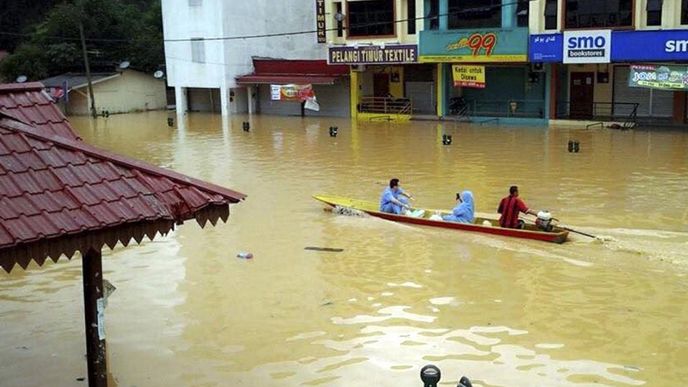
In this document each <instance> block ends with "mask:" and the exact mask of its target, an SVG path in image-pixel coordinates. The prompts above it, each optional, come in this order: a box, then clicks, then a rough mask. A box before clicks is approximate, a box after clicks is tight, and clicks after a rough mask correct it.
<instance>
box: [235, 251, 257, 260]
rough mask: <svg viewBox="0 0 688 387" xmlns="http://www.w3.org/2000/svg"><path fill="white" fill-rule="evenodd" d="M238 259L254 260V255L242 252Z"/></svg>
mask: <svg viewBox="0 0 688 387" xmlns="http://www.w3.org/2000/svg"><path fill="white" fill-rule="evenodd" d="M237 258H242V259H251V258H253V254H251V253H249V252H246V251H242V252H240V253H239V254H237Z"/></svg>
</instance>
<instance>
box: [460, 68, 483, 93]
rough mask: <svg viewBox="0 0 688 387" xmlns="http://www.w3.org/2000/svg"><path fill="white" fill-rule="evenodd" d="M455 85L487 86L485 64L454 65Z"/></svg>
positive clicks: (479, 87) (481, 87)
mask: <svg viewBox="0 0 688 387" xmlns="http://www.w3.org/2000/svg"><path fill="white" fill-rule="evenodd" d="M452 75H453V77H452V78H453V80H454V87H470V88H474V89H484V88H485V66H467V65H453V66H452Z"/></svg>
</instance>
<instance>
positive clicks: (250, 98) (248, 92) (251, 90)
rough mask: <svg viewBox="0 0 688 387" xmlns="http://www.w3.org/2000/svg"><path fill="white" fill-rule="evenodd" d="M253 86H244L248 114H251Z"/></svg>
mask: <svg viewBox="0 0 688 387" xmlns="http://www.w3.org/2000/svg"><path fill="white" fill-rule="evenodd" d="M253 90H254V89H253V86H249V87H247V88H246V95H247V96H248V114H253Z"/></svg>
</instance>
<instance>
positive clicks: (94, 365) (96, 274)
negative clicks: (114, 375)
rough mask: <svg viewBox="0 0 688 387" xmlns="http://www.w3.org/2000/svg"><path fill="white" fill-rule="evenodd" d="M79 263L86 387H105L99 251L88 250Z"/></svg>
mask: <svg viewBox="0 0 688 387" xmlns="http://www.w3.org/2000/svg"><path fill="white" fill-rule="evenodd" d="M81 261H82V268H83V270H82V271H83V273H82V274H83V282H84V321H85V324H86V359H87V360H86V362H87V364H88V386H89V387H104V386H107V364H106V363H105V360H106V357H105V353H106V351H105V303H104V300H105V299H104V293H103V259H102V255H101V253H100V250H95V249H93V248H90V249H89V250H88V252H87V253H86V254H85V255H84V256H83V257H82V259H81Z"/></svg>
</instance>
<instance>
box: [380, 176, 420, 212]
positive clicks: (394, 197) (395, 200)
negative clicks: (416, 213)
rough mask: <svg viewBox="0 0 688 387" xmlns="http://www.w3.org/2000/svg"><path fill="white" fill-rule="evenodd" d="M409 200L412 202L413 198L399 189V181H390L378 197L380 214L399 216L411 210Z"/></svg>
mask: <svg viewBox="0 0 688 387" xmlns="http://www.w3.org/2000/svg"><path fill="white" fill-rule="evenodd" d="M409 199H411V200H413V197H412V196H411V195H410V194H408V193H406V192H405V191H404V190H403V189H401V187H399V179H392V180H390V181H389V187H387V188H385V190H384V191H383V192H382V196H381V197H380V212H388V213H390V214H397V215H401V214H403V213H404V210H408V209H410V208H411V206H409V204H408V200H409Z"/></svg>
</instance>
